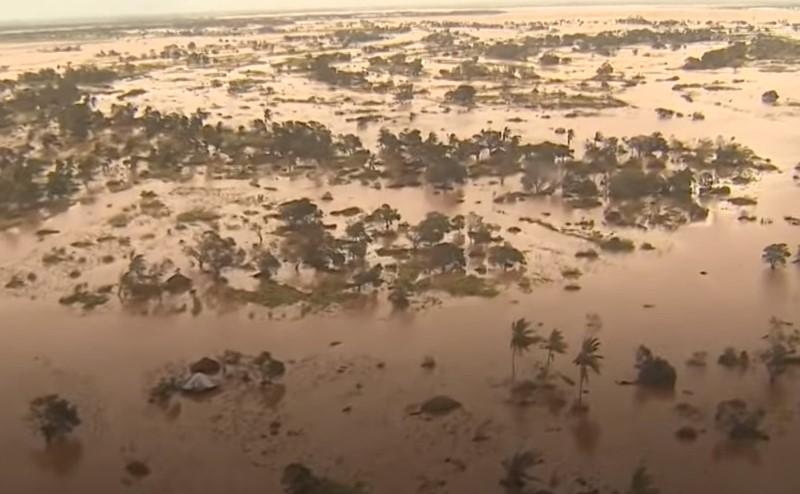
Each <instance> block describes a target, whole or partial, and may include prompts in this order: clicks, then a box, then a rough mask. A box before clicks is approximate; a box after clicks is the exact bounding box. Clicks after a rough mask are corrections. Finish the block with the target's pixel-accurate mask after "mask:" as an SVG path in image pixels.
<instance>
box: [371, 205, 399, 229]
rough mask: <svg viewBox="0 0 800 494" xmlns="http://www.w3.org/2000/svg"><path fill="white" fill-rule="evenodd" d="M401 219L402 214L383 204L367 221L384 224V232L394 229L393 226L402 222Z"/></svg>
mask: <svg viewBox="0 0 800 494" xmlns="http://www.w3.org/2000/svg"><path fill="white" fill-rule="evenodd" d="M400 219H401V216H400V213H399V212H398V211H397V210H396V209H394V208H393V207H391V206H389V205H388V204H382V205H381V207H379V208H378V209H376V210H375V211H373V212H372V213H370V214H369V215H368V216H367V218H366V221H368V222H370V223H381V224H383V228H384V230H389V229H390V228H392V224H394V223H396V222H398V221H400Z"/></svg>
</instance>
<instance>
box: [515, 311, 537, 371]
mask: <svg viewBox="0 0 800 494" xmlns="http://www.w3.org/2000/svg"><path fill="white" fill-rule="evenodd" d="M539 341H540V338H539V337H538V336H537V335H536V333H535V331H534V330H533V329H531V322H530V321H528V320H527V319H525V318H524V317H523V318H520V319H517V320H516V321H514V322H512V323H511V345H510V346H511V380H512V381H514V379H515V378H516V375H517V355H522V354H523V353H525V352H527V351H528V350H530V347H531V345H534V344H536V343H538V342H539Z"/></svg>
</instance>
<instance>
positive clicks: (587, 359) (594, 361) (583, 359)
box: [573, 336, 603, 406]
mask: <svg viewBox="0 0 800 494" xmlns="http://www.w3.org/2000/svg"><path fill="white" fill-rule="evenodd" d="M599 350H600V340H598V339H597V337H595V336H587V337H586V338H584V340H583V343H582V344H581V351H580V352H578V356H577V357H575V360H574V361H573V363H574V364H575V365H577V366H578V368H579V369H580V376H579V378H578V406H581V403H582V399H583V386H584V384H585V383H587V382H588V381H589V369H591V370H593V371H594V373H595V374H600V361H601V360H602V359H603V356H602V355H600V354H599V353H597V352H598V351H599Z"/></svg>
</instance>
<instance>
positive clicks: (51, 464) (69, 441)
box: [32, 437, 83, 476]
mask: <svg viewBox="0 0 800 494" xmlns="http://www.w3.org/2000/svg"><path fill="white" fill-rule="evenodd" d="M32 458H33V462H34V463H35V464H36V466H37V467H39V468H41V469H42V470H45V471H48V472H52V473H54V474H56V475H59V476H63V475H69V474H70V473H72V472H73V471H74V470H75V468H76V467H77V466H78V464H80V462H81V459H82V458H83V443H81V441H80V439H77V438H74V437H70V438H65V439H61V440H57V441H53V442H52V443H50V444H48V445H47V446H46V447H45V448H44V449H43V450H39V451H34V452H33V453H32Z"/></svg>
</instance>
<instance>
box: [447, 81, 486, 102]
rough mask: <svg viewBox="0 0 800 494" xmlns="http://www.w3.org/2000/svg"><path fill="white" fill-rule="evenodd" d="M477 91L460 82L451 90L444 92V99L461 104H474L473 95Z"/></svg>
mask: <svg viewBox="0 0 800 494" xmlns="http://www.w3.org/2000/svg"><path fill="white" fill-rule="evenodd" d="M477 94H478V91H476V90H475V88H474V87H472V86H469V85H466V84H462V85H460V86H458V87H457V88H455V89H453V90H452V91H448V92H447V93H446V94H445V96H444V97H445V100H447V101H449V102H451V103H456V104H458V105H463V106H472V105H474V104H475V96H476V95H477Z"/></svg>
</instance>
